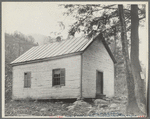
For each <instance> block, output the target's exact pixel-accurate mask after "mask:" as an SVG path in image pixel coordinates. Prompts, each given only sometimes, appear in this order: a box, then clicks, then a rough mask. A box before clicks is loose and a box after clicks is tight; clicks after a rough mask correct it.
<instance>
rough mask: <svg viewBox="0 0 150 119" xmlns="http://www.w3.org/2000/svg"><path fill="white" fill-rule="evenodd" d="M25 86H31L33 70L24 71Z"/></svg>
mask: <svg viewBox="0 0 150 119" xmlns="http://www.w3.org/2000/svg"><path fill="white" fill-rule="evenodd" d="M24 88H31V72H24Z"/></svg>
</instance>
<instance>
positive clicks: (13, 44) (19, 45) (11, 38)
mask: <svg viewBox="0 0 150 119" xmlns="http://www.w3.org/2000/svg"><path fill="white" fill-rule="evenodd" d="M36 45H37V44H35V43H34V38H33V37H32V36H26V35H24V34H22V33H20V32H15V33H14V34H8V33H5V100H9V99H11V95H12V89H11V87H12V67H11V66H10V63H11V62H12V61H13V60H15V59H16V58H17V57H19V56H20V55H21V54H23V53H24V52H26V51H27V50H29V49H30V48H31V47H33V46H36Z"/></svg>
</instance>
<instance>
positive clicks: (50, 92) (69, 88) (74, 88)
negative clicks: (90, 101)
mask: <svg viewBox="0 0 150 119" xmlns="http://www.w3.org/2000/svg"><path fill="white" fill-rule="evenodd" d="M57 68H65V74H66V76H65V86H62V87H52V70H53V69H57ZM24 72H31V88H24ZM80 77H81V55H76V56H71V57H66V58H62V59H56V60H51V61H46V62H40V63H33V64H26V65H18V66H14V67H13V99H22V98H34V99H51V98H52V99H53V98H55V99H63V98H78V97H79V96H80Z"/></svg>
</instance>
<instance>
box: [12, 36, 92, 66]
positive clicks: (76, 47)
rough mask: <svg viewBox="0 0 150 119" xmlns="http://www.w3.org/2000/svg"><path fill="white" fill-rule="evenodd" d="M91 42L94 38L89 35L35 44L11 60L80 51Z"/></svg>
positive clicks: (33, 58)
mask: <svg viewBox="0 0 150 119" xmlns="http://www.w3.org/2000/svg"><path fill="white" fill-rule="evenodd" d="M91 42H92V39H89V38H87V36H82V37H78V38H72V39H69V40H62V41H59V42H54V43H50V44H47V45H41V46H35V47H32V48H31V49H29V50H28V51H27V52H25V53H24V54H22V55H21V56H20V57H18V58H17V59H16V60H14V61H13V62H11V64H14V63H20V62H26V61H32V60H36V59H44V58H50V57H55V56H61V55H66V54H72V53H76V52H80V51H83V50H84V49H85V48H86V47H87V46H88V45H89V44H90V43H91Z"/></svg>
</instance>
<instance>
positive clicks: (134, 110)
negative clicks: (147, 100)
mask: <svg viewBox="0 0 150 119" xmlns="http://www.w3.org/2000/svg"><path fill="white" fill-rule="evenodd" d="M118 10H119V19H120V24H121V41H122V52H123V55H124V64H125V69H126V71H125V72H126V80H127V88H128V104H127V109H126V111H127V114H134V115H141V114H143V113H142V112H141V110H140V109H139V107H138V105H137V102H136V97H135V83H134V78H133V75H132V70H131V62H130V59H129V52H128V43H127V34H126V24H125V18H124V11H123V5H118Z"/></svg>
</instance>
